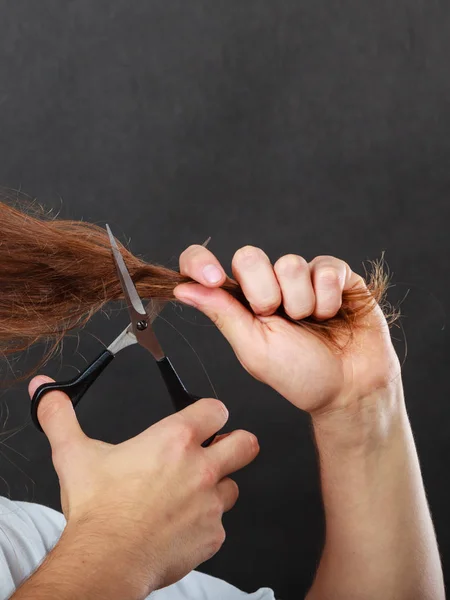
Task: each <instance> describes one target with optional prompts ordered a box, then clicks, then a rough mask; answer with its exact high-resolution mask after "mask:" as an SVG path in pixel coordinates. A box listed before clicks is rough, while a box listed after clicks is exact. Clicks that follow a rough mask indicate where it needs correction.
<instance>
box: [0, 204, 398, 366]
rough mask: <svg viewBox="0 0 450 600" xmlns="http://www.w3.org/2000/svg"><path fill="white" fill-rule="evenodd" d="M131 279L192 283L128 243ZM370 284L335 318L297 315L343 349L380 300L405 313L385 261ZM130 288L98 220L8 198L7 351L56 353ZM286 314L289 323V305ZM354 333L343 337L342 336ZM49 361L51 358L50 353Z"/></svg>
mask: <svg viewBox="0 0 450 600" xmlns="http://www.w3.org/2000/svg"><path fill="white" fill-rule="evenodd" d="M120 250H121V252H122V255H123V258H124V260H125V263H126V265H127V268H128V269H129V271H130V274H131V277H132V279H133V281H134V283H135V285H136V288H137V290H138V293H139V295H140V296H141V297H142V298H150V297H152V298H163V299H166V300H172V301H175V300H176V299H175V297H174V295H173V290H174V288H175V287H176V286H177V285H178V284H180V283H187V282H190V281H192V280H191V279H190V278H189V277H185V276H183V275H181V274H180V273H179V272H177V271H175V270H172V269H169V268H166V267H164V266H161V265H158V264H152V263H147V262H145V261H143V260H142V259H140V258H138V257H136V256H134V255H133V254H132V253H131V252H130V251H129V250H128V249H127V248H125V247H124V246H120ZM371 267H372V268H371V272H370V274H369V276H368V281H367V285H368V287H367V289H365V288H364V289H362V288H354V289H351V290H348V291H346V292H344V295H343V302H342V307H341V309H340V310H339V312H338V313H337V315H336V316H335V317H333V318H332V319H329V320H327V321H318V320H316V319H315V318H314V317H308V318H306V319H303V320H301V321H295V323H298V325H299V326H300V327H302V328H305V329H306V330H308V331H310V332H311V333H313V334H315V335H317V336H319V337H320V338H322V339H323V341H324V342H325V343H327V344H328V345H330V346H333V347H335V348H336V349H339V347H340V340H342V339H346V338H348V337H350V338H351V337H352V335H353V333H354V331H355V328H357V327H359V326H361V324H363V321H364V319H363V318H364V316H365V315H367V313H368V312H370V311H371V310H372V309H373V307H374V306H375V303H379V304H380V305H381V306H382V308H383V310H384V312H385V315H386V317H387V319H388V322H390V323H392V322H393V321H394V320H395V319H396V317H397V314H396V313H395V311H393V310H392V309H391V307H390V305H389V304H388V303H387V301H386V299H385V295H386V291H387V288H388V283H389V278H388V276H387V274H386V273H385V271H384V268H383V260H382V259H380V260H379V261H374V262H371ZM222 287H223V289H225V290H226V291H227V292H229V293H230V294H231V295H232V296H234V297H235V298H237V299H238V300H239V301H240V302H242V304H244V305H245V306H246V307H248V306H249V305H248V302H247V300H246V298H245V296H244V294H243V292H242V290H241V288H240V286H239V285H238V283H237V282H236V281H234V280H233V279H231V278H227V280H226V282H225V283H224V284H223V286H222ZM121 297H122V288H121V286H120V283H119V280H118V278H117V273H116V270H115V266H114V263H113V260H112V258H111V248H110V244H109V240H108V236H107V233H106V231H105V230H104V229H102V228H101V227H99V226H97V225H93V224H90V223H86V222H81V221H69V220H58V219H52V218H49V217H48V216H46V215H45V214H44V212H43V211H39V210H36V208H35V207H33V206H27V207H26V208H25V209H22V208H21V207H15V206H13V205H11V204H10V203H9V202H8V203H4V202H0V352H1V353H2V354H3V355H5V356H6V355H8V354H14V353H17V352H21V351H23V350H26V349H27V348H29V347H30V346H32V345H33V344H34V343H36V342H38V341H44V342H46V343H47V345H48V347H49V351H48V352H47V354H46V358H48V357H49V356H50V355H51V354H52V352H53V351H54V350H55V349H56V348H57V346H58V343H59V342H60V341H61V339H62V338H63V336H64V335H65V334H66V333H67V332H68V331H70V330H73V329H76V328H80V327H82V326H84V325H85V324H86V323H87V322H88V320H89V319H90V318H91V317H92V316H93V315H94V313H96V312H97V311H99V310H100V309H102V308H103V307H104V306H105V305H106V304H107V303H108V302H110V301H113V300H119V299H120V298H121ZM276 314H278V315H280V316H282V317H284V318H286V319H287V320H289V321H292V319H291V318H290V317H289V316H288V315H286V313H285V312H284V310H283V308H282V307H280V309H279V310H278V311H277V313H276ZM343 333H344V334H348V335H347V336H344V337H343V336H342V334H343ZM44 360H45V359H44Z"/></svg>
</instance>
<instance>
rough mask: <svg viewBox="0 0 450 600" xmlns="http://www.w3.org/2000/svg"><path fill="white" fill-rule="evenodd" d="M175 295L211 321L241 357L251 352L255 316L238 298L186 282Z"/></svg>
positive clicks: (220, 290) (176, 289)
mask: <svg viewBox="0 0 450 600" xmlns="http://www.w3.org/2000/svg"><path fill="white" fill-rule="evenodd" d="M173 293H174V296H175V297H176V298H177V299H178V300H180V301H181V302H185V303H186V304H189V305H191V306H195V307H196V308H198V310H201V311H202V312H203V313H204V314H205V315H206V316H207V317H208V318H210V319H211V321H212V322H213V323H214V324H215V325H216V327H217V328H218V329H219V331H220V332H221V333H222V335H223V336H224V337H225V338H226V339H227V340H228V341H229V343H230V344H231V346H232V347H233V350H234V351H235V352H236V354H237V355H238V356H239V355H243V354H244V353H245V352H247V353H248V349H249V344H251V340H252V337H254V323H255V316H254V315H253V313H252V312H250V311H249V310H247V309H246V308H245V307H244V306H242V304H241V303H240V302H239V301H238V300H236V298H233V296H231V294H229V293H228V292H226V291H225V290H222V289H211V288H210V289H208V288H206V287H204V286H203V285H200V284H195V283H182V284H180V285H178V286H177V287H176V288H175V289H174V292H173Z"/></svg>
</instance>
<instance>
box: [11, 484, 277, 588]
mask: <svg viewBox="0 0 450 600" xmlns="http://www.w3.org/2000/svg"><path fill="white" fill-rule="evenodd" d="M65 525H66V521H65V519H64V516H63V515H62V514H61V513H59V512H57V511H55V510H53V509H51V508H48V507H46V506H41V505H39V504H32V503H30V502H12V501H11V500H8V499H7V498H3V497H1V496H0V600H7V599H8V598H10V596H12V594H13V592H14V591H15V589H16V588H17V587H18V586H19V585H20V584H21V583H22V582H23V581H24V580H25V579H26V578H27V577H29V576H30V575H31V574H32V573H33V571H35V570H36V568H37V567H38V566H39V564H40V563H41V562H42V561H43V559H44V557H45V555H46V554H47V553H48V552H50V550H51V549H52V548H53V546H54V545H55V544H56V542H57V541H58V539H59V536H60V535H61V533H62V531H63V529H64V527H65ZM148 598H149V599H151V600H153V599H155V600H213V599H214V600H275V596H274V595H273V591H272V590H271V589H269V588H260V589H259V590H258V591H256V592H253V593H252V594H247V593H245V592H241V591H240V590H238V588H236V587H234V586H233V585H230V584H229V583H226V582H225V581H222V580H221V579H217V578H216V577H211V576H210V575H206V574H204V573H199V572H198V571H191V573H189V574H188V575H186V577H184V578H183V579H181V580H180V581H178V582H177V583H174V584H173V585H169V586H168V587H166V588H164V589H162V590H157V591H156V592H153V593H152V594H150V596H148ZM124 600H126V599H124Z"/></svg>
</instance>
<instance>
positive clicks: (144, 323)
mask: <svg viewBox="0 0 450 600" xmlns="http://www.w3.org/2000/svg"><path fill="white" fill-rule="evenodd" d="M147 327H148V323H147V321H144V320H142V321H138V322H137V323H136V328H137V329H138V330H139V331H144V329H147Z"/></svg>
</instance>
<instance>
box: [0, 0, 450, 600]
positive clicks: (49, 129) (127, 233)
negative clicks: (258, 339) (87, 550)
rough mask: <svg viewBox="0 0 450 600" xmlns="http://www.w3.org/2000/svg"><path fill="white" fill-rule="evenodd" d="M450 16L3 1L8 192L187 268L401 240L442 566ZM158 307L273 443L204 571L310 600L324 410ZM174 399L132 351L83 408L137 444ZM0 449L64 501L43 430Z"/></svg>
mask: <svg viewBox="0 0 450 600" xmlns="http://www.w3.org/2000/svg"><path fill="white" fill-rule="evenodd" d="M449 12H450V8H449V5H448V4H447V3H444V2H438V1H436V0H415V1H406V0H399V1H397V2H395V3H393V2H391V1H388V0H379V1H378V2H369V1H367V0H342V1H341V2H332V1H331V0H329V1H327V2H325V1H318V0H296V1H293V0H290V1H287V0H286V1H281V2H280V1H278V2H268V1H262V0H249V1H246V2H242V1H240V0H226V1H225V0H218V1H213V2H208V1H206V0H191V1H190V2H186V1H182V0H176V1H171V2H168V1H163V0H147V1H144V0H139V1H135V2H128V1H127V2H126V1H125V0H111V1H108V2H106V1H105V0H97V2H95V3H93V2H91V1H89V0H72V1H66V2H60V1H57V0H40V1H39V2H34V1H31V0H9V1H5V0H2V1H0V40H1V42H0V183H1V184H3V185H5V186H9V187H11V188H21V189H22V190H23V191H24V192H26V193H27V194H29V195H31V196H32V197H36V198H37V199H38V200H39V201H40V202H42V203H43V204H45V205H46V206H47V207H49V208H51V207H53V208H54V209H55V211H57V210H61V215H62V216H64V217H71V218H76V219H79V218H83V219H85V220H89V221H94V222H97V223H99V224H104V223H105V222H109V223H110V225H111V227H112V228H113V230H114V232H115V233H116V235H117V236H119V237H120V239H122V240H123V241H126V240H127V239H130V238H131V241H130V248H131V249H132V250H133V251H134V252H136V253H139V254H141V255H143V256H145V257H146V258H147V259H148V260H150V261H151V260H153V261H157V262H160V263H164V264H166V265H171V266H177V258H178V256H179V254H180V252H181V251H182V250H183V249H184V248H185V247H186V246H187V245H189V244H191V243H201V242H202V241H203V240H204V239H205V238H206V237H207V236H209V235H211V236H212V241H211V245H210V247H211V250H212V251H214V252H215V253H217V255H218V257H219V258H220V259H221V260H222V261H223V264H224V265H225V267H226V268H227V269H229V264H230V261H231V258H232V255H233V253H234V252H235V250H236V249H237V248H239V247H240V246H242V245H245V244H255V245H258V246H260V247H262V248H264V250H265V251H266V252H267V253H268V254H269V256H270V257H271V259H273V260H274V261H275V260H276V259H277V258H278V257H279V256H280V255H282V254H285V253H289V252H294V253H299V254H302V255H303V256H305V257H306V258H307V259H308V260H310V259H311V258H313V257H314V256H315V255H316V254H334V255H337V256H339V257H341V258H344V259H345V260H347V261H348V262H349V263H350V264H351V266H352V267H353V268H354V269H355V270H359V271H361V265H362V262H363V261H364V260H366V259H368V258H376V257H378V256H380V254H381V252H382V251H383V250H386V258H387V261H388V263H389V265H390V267H391V270H392V271H393V273H394V279H393V282H394V283H395V284H396V287H395V288H393V290H392V295H391V299H393V300H401V299H402V298H403V297H404V296H406V299H405V300H404V302H403V304H402V308H403V312H404V314H405V318H404V320H403V327H404V331H402V330H400V329H397V330H395V332H394V335H395V337H396V338H397V339H398V341H396V345H397V348H398V351H399V353H400V355H401V356H402V357H403V356H404V355H405V349H406V348H405V346H406V345H405V342H404V336H405V337H406V341H407V349H408V357H407V360H406V362H405V364H404V382H405V389H406V396H407V402H408V408H409V413H410V417H411V421H412V425H413V429H414V433H415V438H416V441H417V445H418V450H419V453H420V458H421V462H422V466H423V473H424V478H425V482H426V486H427V491H428V498H429V501H430V504H431V508H432V512H433V516H434V520H435V524H436V528H437V533H438V537H439V543H440V548H441V551H442V555H443V558H444V561H447V560H448V558H449V557H450V533H449V528H448V515H447V507H448V503H449V500H450V488H449V486H448V483H447V464H448V460H447V456H448V453H449V431H450V422H449V416H450V409H449V396H450V385H449V382H448V348H449V345H448V341H449V340H448V331H447V329H446V328H445V324H446V322H447V316H446V313H447V310H448V306H449V301H450V297H449V293H450V286H449V283H448V282H449V277H450V267H449V264H450V261H449V256H450V252H449V251H450V241H449V236H448V220H449V217H450V206H449V192H450V171H449V166H450V164H449V163H450V141H449V140H450V75H449V56H450V36H449V33H448V32H449V28H450V18H449ZM0 268H1V267H0ZM408 291H409V293H408ZM0 293H1V291H0ZM164 316H165V318H166V319H167V321H169V323H170V324H171V325H172V326H173V327H175V328H176V329H173V328H172V327H171V326H170V325H169V324H168V323H165V322H163V321H160V322H159V323H158V324H157V331H158V333H159V334H160V336H161V339H162V341H163V342H164V344H165V346H166V347H167V349H168V350H169V354H170V355H171V357H172V359H173V361H174V363H175V364H176V365H177V367H178V368H179V370H180V372H181V374H182V376H183V377H185V378H186V382H187V383H188V387H189V388H190V389H191V390H192V391H193V392H196V393H198V394H202V395H213V394H214V392H213V391H212V389H211V387H210V385H209V383H208V380H207V377H206V375H205V373H204V372H203V370H202V368H201V365H200V363H199V362H198V361H197V359H196V357H195V354H194V353H193V352H192V350H191V349H190V348H189V345H188V344H187V342H185V341H183V338H182V337H181V336H180V334H179V333H182V334H183V335H184V336H186V337H187V339H188V340H189V343H190V344H192V346H193V347H194V348H195V350H196V352H198V354H199V357H200V359H201V361H202V363H203V364H204V366H205V368H206V370H207V373H208V375H209V377H210V378H211V380H212V382H213V384H214V387H215V389H216V391H217V394H218V396H219V398H221V399H222V400H223V401H224V402H225V403H226V404H227V406H228V407H229V409H230V421H229V425H230V428H237V427H243V428H247V429H249V430H251V431H253V432H255V433H256V434H257V435H258V437H259V440H260V444H261V453H260V456H259V457H258V459H257V460H256V461H255V463H254V464H252V465H251V466H249V467H248V468H246V469H245V470H244V471H242V472H240V473H238V474H237V475H236V480H237V481H238V483H239V484H240V489H241V497H240V500H239V502H238V504H237V505H236V507H235V509H234V510H233V511H232V512H231V513H229V514H227V515H226V516H225V525H226V529H227V532H228V538H227V541H226V543H225V545H224V547H223V549H222V550H221V551H220V553H219V554H218V555H216V556H215V557H214V558H213V559H212V560H210V561H209V562H207V563H205V564H204V565H202V566H201V570H203V571H205V572H208V573H211V574H213V575H216V576H218V577H222V578H224V579H226V580H228V581H230V582H231V583H233V584H235V585H236V586H238V587H241V588H242V589H244V590H246V591H252V590H254V589H256V588H257V587H259V586H270V587H272V588H273V589H274V590H275V592H276V595H277V596H278V597H281V598H283V599H285V600H289V599H294V598H300V597H302V594H304V593H305V592H306V590H307V588H308V585H309V584H310V582H311V578H312V575H313V573H314V569H315V565H316V562H317V560H318V556H319V551H320V547H321V543H322V536H323V524H322V510H321V505H320V494H319V489H318V477H317V470H316V461H315V456H314V450H313V445H312V442H311V435H310V431H309V425H308V419H307V418H306V417H305V415H303V414H301V413H300V412H299V411H298V410H296V409H295V408H294V407H292V406H291V405H290V404H289V403H288V402H286V401H284V400H283V399H282V398H281V397H279V396H278V395H277V394H276V393H274V392H273V391H272V390H270V389H269V388H267V387H266V386H263V385H262V384H260V383H258V382H256V381H253V380H252V379H251V378H250V376H249V375H247V374H246V373H245V372H244V370H243V369H242V368H241V367H240V365H239V363H238V362H237V360H236V358H235V357H234V354H233V353H232V351H231V349H230V348H229V346H228V345H227V343H226V342H225V340H224V339H223V338H222V337H221V335H220V334H219V333H218V332H217V331H216V329H215V328H214V327H213V326H211V325H210V324H209V323H208V321H207V320H206V319H205V318H204V317H203V316H201V315H198V314H196V313H195V312H194V311H193V310H190V309H186V308H185V309H183V310H180V309H179V308H178V309H176V308H173V307H169V308H168V309H166V312H165V313H164ZM125 322H126V315H125V314H124V313H123V312H122V313H120V314H117V312H115V313H113V314H112V318H111V320H109V321H108V320H107V319H106V318H105V317H104V316H99V317H98V318H96V319H95V320H94V322H93V323H92V324H91V325H90V326H89V328H88V330H87V331H85V332H84V333H82V334H81V336H80V339H79V345H78V350H77V340H76V339H73V340H69V341H68V342H67V344H66V345H65V346H64V351H63V355H62V357H60V358H59V359H58V360H56V361H54V362H53V363H52V364H51V365H49V366H48V367H47V368H46V370H45V372H46V373H48V374H50V375H52V376H55V377H62V376H65V375H68V374H70V375H71V374H73V373H74V372H75V369H76V368H81V367H82V366H83V365H84V364H85V360H87V359H91V358H92V357H93V356H94V355H95V354H96V353H97V352H98V351H99V349H100V348H101V344H100V342H99V341H97V340H96V338H95V336H98V338H99V339H100V340H102V341H104V342H109V341H110V340H111V338H112V336H113V335H114V333H115V332H116V331H118V330H119V327H120V326H122V325H124V324H125ZM36 356H37V355H36ZM34 358H35V356H34V354H33V353H32V356H30V357H29V360H30V362H31V361H32V360H33V359H34ZM14 366H15V367H16V369H19V367H20V363H19V364H17V365H13V367H14ZM4 375H5V377H6V376H8V369H7V367H6V366H5V369H4ZM2 400H3V402H2V407H3V413H2V422H3V421H5V420H6V415H7V409H9V412H10V416H9V418H8V421H7V423H6V425H5V429H9V428H11V427H14V426H17V425H20V424H21V423H23V422H24V421H25V419H26V417H27V414H28V413H27V411H28V398H27V396H26V394H25V391H24V387H23V385H22V386H20V385H19V386H15V387H13V388H12V389H9V390H7V391H5V393H4V394H3V396H2ZM169 411H170V403H169V400H168V397H167V393H166V391H165V389H164V388H163V386H162V384H161V381H160V379H159V377H158V373H157V370H156V367H155V365H154V364H152V362H151V360H149V357H148V356H147V355H146V354H145V353H143V352H140V351H139V349H136V348H133V349H129V350H127V351H126V352H124V353H123V355H122V356H121V357H120V360H117V361H116V362H115V364H113V365H112V366H111V368H110V369H109V370H108V372H107V374H105V375H104V376H103V378H101V379H100V380H99V381H98V383H97V384H96V386H95V388H94V389H93V390H91V393H90V394H89V396H87V397H86V399H85V400H84V403H83V405H82V406H81V407H80V411H79V414H80V419H81V422H82V424H83V426H84V427H85V429H86V431H87V432H88V433H89V434H91V435H93V436H97V437H99V438H101V439H105V440H110V441H120V440H122V439H125V438H127V437H129V436H131V435H133V434H135V433H137V432H138V431H140V430H141V429H142V428H143V427H145V426H147V425H149V424H150V423H152V422H154V421H156V420H158V419H160V418H161V417H163V416H164V415H166V414H168V413H169ZM6 438H7V435H6V434H4V436H3V440H2V441H3V442H4V443H3V445H2V446H1V447H0V448H1V458H0V469H1V473H2V476H3V477H4V482H3V483H2V482H1V481H0V484H1V485H2V486H3V488H2V489H1V493H4V494H8V493H10V494H11V496H13V497H14V498H22V499H28V500H35V501H39V502H42V503H45V504H48V505H50V506H54V507H59V498H58V487H57V480H56V477H55V475H54V473H53V470H52V465H51V461H50V453H49V448H48V445H47V442H46V440H45V438H43V437H42V435H40V434H38V433H37V432H35V431H33V430H32V429H31V427H27V428H26V429H25V430H24V431H22V432H20V433H19V434H17V435H15V436H13V437H11V438H10V439H8V440H6ZM18 452H20V453H21V455H23V456H21V455H19V454H18ZM32 480H33V481H32Z"/></svg>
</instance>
